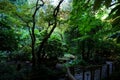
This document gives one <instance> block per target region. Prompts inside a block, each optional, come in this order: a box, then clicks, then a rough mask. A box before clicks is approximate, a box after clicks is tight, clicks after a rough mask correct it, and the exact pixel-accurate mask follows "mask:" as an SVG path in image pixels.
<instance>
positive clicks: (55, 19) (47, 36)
mask: <svg viewBox="0 0 120 80" xmlns="http://www.w3.org/2000/svg"><path fill="white" fill-rule="evenodd" d="M63 1H64V0H61V1H60V2H59V4H58V5H57V7H56V8H55V9H54V11H53V17H54V23H53V24H50V23H48V24H49V26H51V25H52V26H53V27H52V29H51V30H50V32H49V33H48V34H47V35H46V36H45V37H44V39H43V40H42V42H41V43H40V46H39V50H38V52H37V57H38V62H40V58H41V57H40V54H41V52H42V50H43V48H44V45H45V43H46V42H47V40H48V38H49V37H50V35H51V34H52V32H53V31H54V29H55V28H56V26H57V15H58V13H59V9H60V5H61V3H62V2H63ZM43 55H45V54H43Z"/></svg>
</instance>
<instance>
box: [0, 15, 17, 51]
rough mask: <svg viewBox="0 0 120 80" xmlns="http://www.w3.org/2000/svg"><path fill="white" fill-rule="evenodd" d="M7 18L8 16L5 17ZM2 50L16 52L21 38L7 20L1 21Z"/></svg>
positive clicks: (0, 37)
mask: <svg viewBox="0 0 120 80" xmlns="http://www.w3.org/2000/svg"><path fill="white" fill-rule="evenodd" d="M5 17H6V18H7V16H5ZM0 25H1V26H0V41H1V42H0V44H1V46H0V50H9V51H11V50H14V49H17V47H18V41H19V37H17V36H18V34H17V33H16V32H15V31H14V29H13V28H12V26H11V24H10V23H9V22H7V20H6V19H2V20H0Z"/></svg>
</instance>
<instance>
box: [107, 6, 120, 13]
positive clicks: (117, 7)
mask: <svg viewBox="0 0 120 80" xmlns="http://www.w3.org/2000/svg"><path fill="white" fill-rule="evenodd" d="M119 8H120V5H117V6H116V7H114V8H113V9H112V10H111V12H110V13H109V15H111V14H113V13H114V12H116V11H117V10H118V9H119Z"/></svg>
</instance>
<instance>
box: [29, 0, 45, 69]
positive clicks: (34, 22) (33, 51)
mask: <svg viewBox="0 0 120 80" xmlns="http://www.w3.org/2000/svg"><path fill="white" fill-rule="evenodd" d="M40 1H41V2H42V4H39V0H37V2H36V7H35V11H34V13H33V15H32V23H33V26H32V29H31V40H32V64H33V67H34V66H36V61H37V60H36V54H35V43H36V37H35V32H34V31H35V25H36V18H35V17H36V13H37V11H38V10H39V9H40V7H41V6H43V5H44V2H43V0H40Z"/></svg>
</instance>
